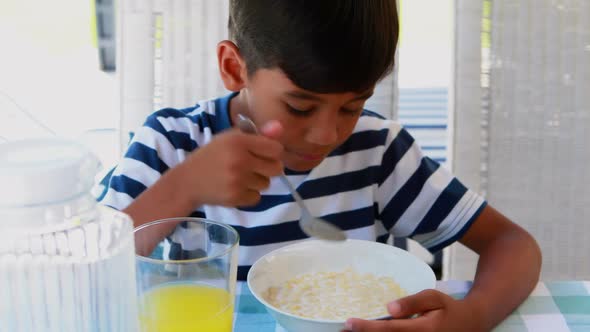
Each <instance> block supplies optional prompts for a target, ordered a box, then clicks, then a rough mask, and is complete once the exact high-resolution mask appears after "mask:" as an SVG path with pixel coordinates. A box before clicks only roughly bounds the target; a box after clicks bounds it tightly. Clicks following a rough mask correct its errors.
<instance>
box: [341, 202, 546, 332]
mask: <svg viewBox="0 0 590 332" xmlns="http://www.w3.org/2000/svg"><path fill="white" fill-rule="evenodd" d="M460 242H461V243H463V244H465V245H466V246H467V247H469V248H470V249H472V250H473V251H475V252H476V253H478V254H479V256H480V257H479V262H478V266H477V272H476V276H475V280H474V283H473V286H472V288H471V290H470V291H469V293H468V294H467V296H466V297H465V299H463V300H454V299H453V298H451V297H450V296H448V295H446V294H443V293H441V292H439V291H435V290H427V291H423V292H420V293H418V294H415V295H412V296H408V297H406V298H402V299H400V300H397V301H395V302H392V303H390V304H389V305H388V310H389V312H390V314H391V316H392V317H394V318H403V317H410V316H412V315H414V314H420V315H421V316H420V317H418V318H415V319H394V320H390V321H364V320H360V319H350V320H348V322H347V328H348V330H351V331H354V332H385V331H396V332H400V331H402V332H403V331H422V330H425V331H454V332H458V331H469V332H473V331H489V330H491V329H492V328H493V327H494V326H496V325H498V324H499V323H500V322H501V321H502V320H503V319H504V318H506V317H507V316H508V315H509V314H510V313H511V312H512V311H514V309H516V307H517V306H518V305H519V304H520V303H522V302H523V301H524V300H525V299H526V297H527V296H528V295H529V294H530V292H531V291H532V290H533V288H534V287H535V285H536V283H537V281H538V278H539V273H540V268H541V251H540V249H539V246H538V245H537V243H536V241H535V240H534V239H533V237H532V236H531V235H530V234H529V233H527V232H526V231H525V230H524V229H522V228H521V227H519V226H518V225H516V224H514V223H513V222H511V221H510V220H509V219H508V218H506V217H505V216H503V215H502V214H500V213H499V212H498V211H496V210H495V209H494V208H492V207H491V206H489V205H487V206H486V207H485V208H484V209H483V211H482V213H481V214H480V215H479V217H478V218H477V219H476V220H475V222H474V223H473V224H472V225H471V227H470V228H469V230H468V231H467V232H466V233H465V234H464V236H463V237H462V239H461V241H460Z"/></svg>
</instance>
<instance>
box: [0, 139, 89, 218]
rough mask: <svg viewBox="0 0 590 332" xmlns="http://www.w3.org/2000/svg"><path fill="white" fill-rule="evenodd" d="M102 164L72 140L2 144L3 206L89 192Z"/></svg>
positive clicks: (69, 197)
mask: <svg viewBox="0 0 590 332" xmlns="http://www.w3.org/2000/svg"><path fill="white" fill-rule="evenodd" d="M99 167H100V162H99V161H98V159H97V158H96V157H95V156H94V155H93V154H92V153H91V151H90V150H89V149H88V148H86V147H85V146H83V145H81V144H78V143H76V142H73V141H69V140H64V139H59V138H44V139H30V140H21V141H14V142H8V143H3V144H0V209H2V208H18V207H30V206H38V205H44V204H59V203H60V202H67V201H69V200H72V199H75V198H77V197H79V196H81V195H84V194H86V193H88V192H89V191H90V189H91V188H92V186H93V184H94V176H95V175H96V172H97V171H98V169H99Z"/></svg>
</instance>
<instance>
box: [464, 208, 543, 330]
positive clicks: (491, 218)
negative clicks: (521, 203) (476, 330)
mask: <svg viewBox="0 0 590 332" xmlns="http://www.w3.org/2000/svg"><path fill="white" fill-rule="evenodd" d="M460 242H461V243H463V244H464V245H466V246H467V247H468V248H470V249H471V250H473V251H475V252H476V253H477V254H479V261H478V264H477V272H476V275H475V279H474V283H473V286H472V288H471V290H470V292H469V293H468V294H467V296H466V297H465V299H464V302H465V303H466V304H468V305H469V306H473V308H476V309H477V310H478V311H479V312H480V315H479V318H480V319H482V322H485V325H484V326H485V327H486V328H487V329H491V328H492V327H493V326H495V325H497V324H498V323H500V322H501V321H502V320H503V319H504V318H505V317H506V316H508V315H509V314H510V313H511V312H512V311H514V309H516V307H517V306H518V305H520V303H522V302H523V301H524V300H525V299H526V297H527V296H528V295H529V294H530V293H531V291H532V290H533V288H534V287H535V285H536V283H537V281H538V280H539V273H540V270H541V250H540V249H539V246H538V244H537V242H536V241H535V239H534V238H533V237H532V236H531V235H530V234H529V233H527V232H526V231H525V230H524V229H522V228H521V227H520V226H518V225H516V224H514V223H513V222H511V221H510V220H509V219H508V218H506V217H505V216H503V215H502V214H501V213H499V212H498V211H497V210H496V209H494V208H493V207H491V206H489V205H488V206H486V207H485V208H484V210H483V211H482V213H481V214H480V216H479V217H478V218H477V220H476V221H475V222H474V223H473V225H472V226H471V227H470V229H469V230H468V231H467V232H466V233H465V235H464V236H463V238H462V239H461V241H460Z"/></svg>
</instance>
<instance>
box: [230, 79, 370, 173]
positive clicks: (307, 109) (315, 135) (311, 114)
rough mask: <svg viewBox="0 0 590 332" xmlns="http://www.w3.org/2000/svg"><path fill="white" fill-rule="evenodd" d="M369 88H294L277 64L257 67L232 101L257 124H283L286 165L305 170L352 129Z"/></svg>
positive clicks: (234, 110)
mask: <svg viewBox="0 0 590 332" xmlns="http://www.w3.org/2000/svg"><path fill="white" fill-rule="evenodd" d="M372 93H373V88H371V89H369V90H367V91H366V92H363V93H353V92H345V93H330V94H318V93H313V92H310V91H306V90H303V89H301V88H299V87H297V86H296V85H295V84H294V83H293V82H292V81H291V80H289V79H288V78H287V76H286V75H285V74H284V73H283V72H282V71H281V70H280V69H260V70H257V71H256V72H255V73H254V74H253V75H251V77H249V78H247V79H246V82H245V85H244V88H243V89H241V90H240V94H239V95H238V96H236V97H235V98H233V99H232V101H231V104H230V110H231V117H232V120H235V119H236V115H237V113H239V112H243V113H245V114H247V115H248V116H249V117H250V118H252V120H253V121H254V122H255V123H256V125H257V126H259V127H261V126H263V125H264V124H265V123H267V122H268V121H271V120H278V121H279V122H280V123H281V124H282V126H283V129H284V131H283V134H282V135H281V137H280V138H279V141H280V142H281V143H282V144H283V146H284V148H285V152H284V155H283V163H284V164H285V167H287V168H289V169H292V170H296V171H305V170H309V169H312V168H314V167H315V166H317V165H319V164H320V163H321V162H322V160H323V159H324V158H326V156H327V155H328V154H329V153H330V152H331V151H332V150H334V149H335V148H336V147H338V146H339V145H341V144H342V143H343V142H344V141H346V140H347V139H348V137H349V136H350V135H351V134H352V131H353V129H354V127H355V125H356V123H357V121H358V119H359V116H360V114H361V112H362V110H363V106H364V104H365V101H366V100H367V99H368V98H369V97H370V96H371V94H372Z"/></svg>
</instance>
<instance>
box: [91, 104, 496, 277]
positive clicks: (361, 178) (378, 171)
mask: <svg viewBox="0 0 590 332" xmlns="http://www.w3.org/2000/svg"><path fill="white" fill-rule="evenodd" d="M233 96H235V94H230V95H228V96H225V97H222V98H218V99H215V100H209V101H204V102H200V103H198V104H197V105H196V106H194V107H191V108H187V109H169V108H168V109H163V110H160V111H157V112H155V113H153V114H152V115H150V116H149V117H148V119H147V121H146V122H145V124H144V125H143V126H142V127H141V128H140V129H139V130H138V131H137V132H136V133H135V135H134V137H133V139H132V141H131V143H130V145H129V148H128V150H127V152H126V153H125V156H124V158H123V159H122V160H121V161H120V163H119V165H118V166H117V167H116V169H115V171H114V172H113V174H112V177H111V179H110V182H109V185H108V188H107V192H106V195H105V196H104V197H103V199H102V203H103V204H106V205H109V206H111V207H114V208H116V209H119V210H122V209H124V208H126V207H127V206H128V205H129V204H130V203H131V202H132V201H133V199H135V198H136V197H137V196H138V195H139V194H140V193H141V192H142V191H144V190H145V189H146V188H148V187H150V186H151V185H153V184H154V183H155V182H156V181H158V179H159V178H160V177H161V176H162V174H163V173H164V172H166V171H167V170H168V169H170V168H173V167H175V166H176V165H178V164H179V163H181V162H182V161H183V160H184V159H185V158H187V156H188V155H189V154H190V153H191V152H192V151H194V150H195V149H198V148H199V147H201V146H204V145H205V144H207V143H209V142H210V141H211V139H212V138H213V136H214V135H216V134H218V133H220V132H222V131H223V130H226V129H228V128H230V126H231V123H230V117H229V101H230V99H231V98H232V97H233ZM285 174H286V175H287V176H288V177H289V180H290V181H291V183H292V184H293V185H294V186H295V187H296V188H297V191H298V192H299V193H300V194H301V196H302V197H303V199H304V200H305V201H306V204H307V205H308V208H309V209H310V211H311V213H312V214H313V215H314V216H317V217H321V218H323V219H325V220H328V221H330V222H332V223H334V224H336V225H338V226H339V227H340V228H342V229H344V230H345V231H346V233H347V235H348V237H349V238H353V239H364V240H370V241H380V242H385V241H386V240H387V238H388V237H389V235H393V236H394V237H410V238H413V239H414V240H416V241H418V242H419V243H421V244H422V245H423V246H424V247H426V248H427V249H429V250H430V251H432V252H436V251H438V250H440V249H441V248H443V247H445V246H447V245H449V244H450V243H452V242H454V241H456V240H458V239H459V238H460V237H461V236H462V235H463V233H464V232H465V231H466V230H467V229H468V228H469V226H470V225H471V223H472V222H473V221H474V220H475V219H476V217H477V216H478V215H479V213H480V212H481V210H482V209H483V207H484V206H485V204H486V203H485V201H484V200H483V199H482V197H480V196H479V195H477V194H476V193H475V192H473V191H471V190H469V189H467V188H466V187H465V186H464V185H463V184H461V183H460V182H459V181H458V180H457V179H456V178H455V177H453V175H452V174H450V173H449V172H448V171H447V170H446V169H444V168H443V167H441V166H440V165H439V164H438V163H436V162H435V161H433V160H431V159H430V158H428V157H426V156H424V155H423V153H422V151H421V150H420V148H419V146H418V144H417V142H415V141H414V139H413V138H412V136H410V134H409V133H408V132H407V131H406V130H404V129H403V128H402V127H401V126H400V125H399V124H398V123H396V122H395V121H391V120H386V119H384V118H383V117H381V116H379V115H377V114H376V113H373V112H370V111H366V110H365V111H364V112H363V113H362V115H361V117H360V119H359V120H358V123H357V125H356V127H355V129H354V131H353V133H352V135H351V136H350V137H349V138H348V140H346V141H345V142H344V143H343V144H342V145H341V146H339V147H338V148H336V149H335V150H334V151H332V153H330V154H329V155H328V157H327V158H326V159H325V160H323V161H322V162H321V164H319V165H318V166H316V167H315V168H314V169H312V170H310V171H306V172H294V171H290V170H288V169H286V170H285ZM203 176H207V174H203ZM300 213H301V211H300V209H299V208H298V206H297V204H295V203H294V201H293V198H292V196H291V195H290V194H289V190H288V188H287V187H286V186H285V185H283V183H282V182H281V181H280V180H279V178H272V179H271V184H270V187H269V188H268V189H267V190H265V191H263V192H261V200H260V202H259V203H258V204H257V205H255V206H250V207H243V208H242V207H240V208H228V207H221V206H213V205H204V206H195V210H194V212H193V213H192V216H197V217H204V218H208V219H211V220H216V221H221V222H224V223H226V224H229V225H231V226H233V227H234V228H235V229H236V230H237V231H238V233H239V235H240V251H239V263H238V264H239V267H238V278H239V279H245V277H246V274H247V271H248V270H249V268H250V266H251V265H252V264H253V263H254V262H255V261H256V260H257V259H258V258H260V257H261V256H263V255H264V254H266V253H268V252H270V251H272V250H274V249H277V248H280V247H282V246H285V245H288V244H292V243H294V242H296V241H301V240H304V239H306V238H307V236H306V235H305V234H304V233H303V232H302V230H301V229H300V228H299V225H298V220H299V218H300Z"/></svg>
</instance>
